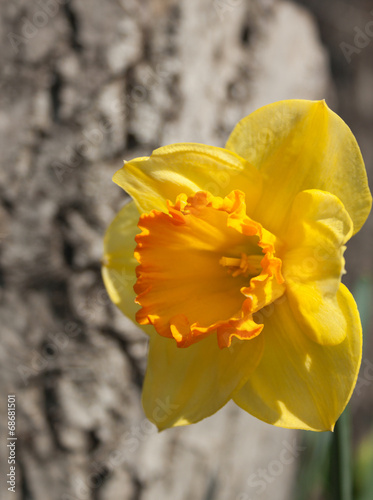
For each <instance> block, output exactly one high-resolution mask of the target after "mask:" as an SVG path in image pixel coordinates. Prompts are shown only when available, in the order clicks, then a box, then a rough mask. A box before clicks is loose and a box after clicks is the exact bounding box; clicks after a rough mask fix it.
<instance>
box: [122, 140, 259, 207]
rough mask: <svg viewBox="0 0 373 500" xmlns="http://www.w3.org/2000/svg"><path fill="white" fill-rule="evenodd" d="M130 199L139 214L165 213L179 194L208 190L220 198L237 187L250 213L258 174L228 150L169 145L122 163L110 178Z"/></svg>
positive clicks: (200, 146) (191, 145)
mask: <svg viewBox="0 0 373 500" xmlns="http://www.w3.org/2000/svg"><path fill="white" fill-rule="evenodd" d="M113 180H114V182H116V183H117V184H118V185H119V186H120V187H122V188H123V189H124V190H125V191H127V193H129V194H130V195H131V196H132V198H133V199H134V201H135V203H136V205H137V207H138V209H139V211H140V213H141V212H149V211H151V210H153V209H156V210H161V211H165V210H166V209H167V205H166V201H167V200H170V201H172V202H174V201H175V200H176V197H177V196H178V195H179V194H180V193H185V194H187V195H191V194H194V193H196V192H197V191H208V192H210V193H211V194H213V195H214V196H221V197H224V196H226V195H227V194H228V193H230V192H231V191H232V190H233V189H234V188H237V186H238V187H239V189H241V190H242V191H244V192H245V194H246V199H247V213H248V214H250V213H251V212H252V211H253V209H254V207H255V205H256V203H257V201H258V199H259V197H260V195H261V184H262V182H261V175H260V173H259V172H258V171H257V169H256V168H255V167H253V166H252V165H250V163H248V162H247V161H246V160H244V159H243V158H241V157H239V156H238V155H236V154H235V153H232V152H231V151H227V150H225V149H222V148H216V147H213V146H205V145H204V144H188V143H187V144H172V145H170V146H165V147H162V148H159V149H156V150H155V151H154V152H153V153H152V155H151V156H150V157H146V158H136V159H134V160H131V161H129V162H126V163H125V164H124V166H123V167H122V168H121V169H120V170H118V172H116V174H115V175H114V177H113Z"/></svg>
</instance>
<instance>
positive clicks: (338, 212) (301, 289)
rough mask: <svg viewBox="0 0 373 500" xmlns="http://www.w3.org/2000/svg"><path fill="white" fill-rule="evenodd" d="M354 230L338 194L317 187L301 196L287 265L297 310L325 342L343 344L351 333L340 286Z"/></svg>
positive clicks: (289, 289)
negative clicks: (339, 295)
mask: <svg viewBox="0 0 373 500" xmlns="http://www.w3.org/2000/svg"><path fill="white" fill-rule="evenodd" d="M352 230H353V225H352V221H351V219H350V216H349V215H348V213H347V212H346V210H345V208H344V206H343V204H342V202H341V201H340V200H339V199H338V198H337V197H336V196H334V195H332V194H330V193H325V192H324V191H319V190H317V189H311V190H308V191H302V192H301V193H299V194H298V195H297V196H296V198H295V200H294V203H293V207H292V211H291V214H290V222H289V227H288V230H287V232H286V236H285V241H286V243H287V247H288V250H287V252H286V254H285V256H284V257H283V259H282V264H283V269H282V270H283V274H284V277H285V281H286V288H287V295H288V297H289V302H290V306H291V308H292V310H293V313H294V316H295V317H296V319H297V320H298V321H299V323H300V325H301V326H302V328H303V329H304V331H305V332H306V333H307V335H309V337H310V338H311V339H312V340H314V341H315V342H318V343H320V344H324V345H332V344H339V343H340V342H342V340H343V339H344V338H345V336H346V333H347V320H346V315H345V312H346V311H344V310H343V308H341V306H340V303H339V301H338V297H337V291H338V289H339V285H340V282H341V275H342V274H343V272H344V258H343V252H344V249H345V247H344V244H345V243H346V242H347V240H348V239H349V238H350V236H351V234H352ZM347 317H348V315H347Z"/></svg>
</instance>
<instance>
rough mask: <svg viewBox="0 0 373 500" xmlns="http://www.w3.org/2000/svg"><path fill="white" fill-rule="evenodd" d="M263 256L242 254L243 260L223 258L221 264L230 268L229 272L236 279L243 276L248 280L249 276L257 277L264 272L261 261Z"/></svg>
mask: <svg viewBox="0 0 373 500" xmlns="http://www.w3.org/2000/svg"><path fill="white" fill-rule="evenodd" d="M262 259H263V255H246V254H245V253H242V254H241V258H240V259H238V258H234V257H222V258H221V259H220V260H219V264H220V265H222V266H224V267H228V268H229V269H228V272H230V273H231V274H232V276H233V277H234V278H235V277H236V276H240V275H241V274H242V275H243V276H244V277H245V278H247V277H248V276H257V275H258V274H260V273H261V271H262V266H261V261H262Z"/></svg>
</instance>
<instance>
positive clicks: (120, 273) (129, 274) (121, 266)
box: [102, 202, 140, 323]
mask: <svg viewBox="0 0 373 500" xmlns="http://www.w3.org/2000/svg"><path fill="white" fill-rule="evenodd" d="M139 217H140V214H139V212H138V210H137V208H136V205H135V204H134V203H133V202H130V203H127V204H126V205H124V207H123V208H122V209H121V210H120V211H119V212H118V214H117V215H116V216H115V218H114V220H113V221H112V222H111V224H110V226H109V227H108V229H107V231H106V234H105V238H104V255H103V259H102V260H103V265H102V277H103V280H104V284H105V287H106V290H107V292H108V294H109V297H110V299H111V300H112V302H113V303H114V304H115V305H116V306H117V307H118V308H119V309H120V310H121V311H122V312H123V313H124V314H125V315H126V316H128V317H129V318H130V319H131V320H132V321H133V322H134V323H136V319H135V316H136V312H137V311H138V309H139V306H138V305H137V304H135V299H136V294H135V292H134V290H133V286H134V284H135V283H136V271H135V269H136V266H137V265H138V262H137V260H136V259H135V257H134V250H135V247H136V243H135V236H136V235H137V234H138V233H139V232H140V229H139V228H138V227H137V223H138V220H139Z"/></svg>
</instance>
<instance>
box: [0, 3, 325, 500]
mask: <svg viewBox="0 0 373 500" xmlns="http://www.w3.org/2000/svg"><path fill="white" fill-rule="evenodd" d="M0 13H1V19H2V20H1V41H2V47H3V49H2V51H1V56H0V62H1V68H2V77H1V89H0V90H1V91H0V99H1V112H0V132H1V148H0V154H1V165H2V167H1V172H0V195H1V206H0V211H1V212H0V220H1V226H0V233H1V234H0V237H1V269H0V270H1V274H0V278H1V289H0V293H1V306H0V311H1V348H0V370H1V380H0V388H1V407H0V421H1V425H2V428H1V430H2V432H1V443H0V462H1V464H2V465H4V468H3V471H2V473H4V472H7V471H8V468H7V465H6V461H7V448H6V438H5V428H4V427H5V425H4V424H5V423H6V418H5V413H6V394H7V393H8V394H9V393H14V394H16V400H17V431H16V433H17V437H18V441H17V487H16V494H12V493H9V498H12V499H15V500H21V499H22V500H106V499H110V500H154V499H173V500H186V499H191V500H204V499H205V500H207V499H210V500H211V499H214V500H223V499H235V500H250V499H253V498H259V499H261V500H266V499H272V498H276V500H285V499H288V498H290V496H289V495H290V493H289V491H290V488H291V480H292V478H293V475H294V470H295V465H296V463H297V460H298V457H299V454H300V453H301V452H299V451H297V450H296V449H294V442H295V441H296V440H297V436H296V434H295V433H293V432H291V431H286V430H278V429H275V428H272V427H270V426H267V425H265V424H263V423H261V422H259V421H257V420H255V419H254V418H252V417H250V416H249V415H247V414H246V413H244V412H243V411H241V410H239V409H238V408H236V407H235V406H234V405H233V404H229V405H227V407H226V408H224V409H223V410H222V411H220V412H219V413H218V414H216V415H215V416H213V417H212V418H210V419H207V420H206V421H203V422H201V423H200V424H197V425H195V426H191V427H189V428H179V429H173V430H169V431H166V432H163V433H161V434H158V433H157V432H156V430H155V427H154V426H153V425H152V424H150V423H149V422H148V421H147V420H146V419H145V417H144V414H143V412H142V408H141V400H140V397H141V385H142V378H143V374H144V370H145V366H146V339H145V338H144V336H143V335H142V334H141V333H140V332H139V331H137V329H136V328H135V327H134V326H133V325H132V324H130V322H128V321H126V319H125V318H123V316H122V315H121V314H120V313H119V312H118V311H117V310H116V309H115V308H114V306H113V305H112V304H111V303H110V301H109V300H108V297H107V295H106V292H105V290H104V287H103V283H102V281H101V277H100V257H101V252H102V238H103V234H104V231H105V228H106V227H107V225H108V224H109V222H110V221H111V219H112V218H113V216H114V215H115V213H116V212H117V211H118V209H119V208H120V207H121V206H122V204H123V202H124V201H125V195H124V193H123V192H121V190H120V189H119V188H118V187H117V186H115V185H114V184H113V183H112V181H111V177H112V174H113V173H114V172H115V171H116V170H117V169H119V168H120V167H121V165H122V160H123V159H128V158H131V157H135V156H140V155H147V154H149V153H150V152H151V150H152V149H154V148H155V147H158V146H160V145H163V144H168V143H171V142H181V141H183V142H187V141H195V142H203V143H207V144H213V145H218V146H223V145H224V143H225V140H226V138H227V136H228V134H229V132H230V131H231V129H232V128H233V126H234V125H235V123H236V122H237V121H238V120H239V119H240V118H242V117H243V116H244V115H246V114H248V113H250V112H251V111H253V110H254V109H256V108H257V107H259V106H261V105H263V104H266V103H268V102H272V101H275V100H279V99H283V98H296V97H299V98H309V99H317V98H324V97H327V98H330V99H333V93H332V92H331V90H330V88H331V87H330V84H329V83H330V79H329V72H328V60H327V56H326V52H325V50H324V49H323V48H322V46H321V44H320V42H319V40H318V32H317V29H316V27H315V22H314V21H313V19H312V18H311V16H310V15H309V14H308V12H307V11H305V10H304V9H303V8H301V7H297V6H296V5H294V4H291V3H287V2H280V1H274V0H273V1H272V0H267V1H265V2H263V1H259V0H251V1H241V0H204V1H201V0H182V1H176V0H153V1H150V0H148V1H147V0H145V1H142V2H138V1H135V0H107V1H105V2H103V1H100V0H91V1H84V0H70V1H67V0H65V1H63V0H54V1H52V0H51V1H47V0H45V1H43V0H42V1H40V2H36V1H32V2H30V1H29V0H17V1H13V2H2V3H1V5H0ZM165 411H167V409H166V410H165ZM287 448H289V449H292V450H293V455H291V451H290V452H289V453H290V456H292V457H293V460H288V462H289V463H286V464H285V463H283V462H281V461H280V457H281V452H282V451H283V450H284V449H287ZM288 456H289V455H288ZM273 464H274V465H273ZM276 464H280V465H276ZM260 470H265V471H267V472H266V474H267V479H263V478H262V479H261V480H260V481H259V482H258V478H259V476H260ZM1 481H2V484H1V495H2V497H3V494H4V495H5V498H7V493H8V492H7V491H6V485H5V483H4V481H3V477H2V478H1Z"/></svg>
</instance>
